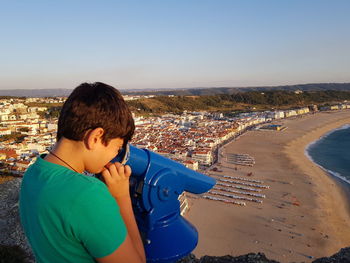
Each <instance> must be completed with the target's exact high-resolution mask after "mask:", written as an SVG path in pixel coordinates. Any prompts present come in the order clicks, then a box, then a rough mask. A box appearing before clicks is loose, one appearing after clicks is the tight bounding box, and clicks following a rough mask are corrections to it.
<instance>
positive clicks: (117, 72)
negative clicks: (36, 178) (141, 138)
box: [0, 0, 350, 89]
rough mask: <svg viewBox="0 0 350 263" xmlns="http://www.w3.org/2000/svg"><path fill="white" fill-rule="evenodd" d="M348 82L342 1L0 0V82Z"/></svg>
mask: <svg viewBox="0 0 350 263" xmlns="http://www.w3.org/2000/svg"><path fill="white" fill-rule="evenodd" d="M84 81H88V82H94V81H103V82H106V83H108V84H111V85H114V86H116V87H118V88H120V89H135V88H187V87H212V86H256V85H280V84H298V83H315V82H350V1H348V0H328V1H325V0H289V1H288V0H255V1H253V0H210V1H207V0H196V1H194V0H172V1H170V0H159V1H141V0H140V1H129V0H127V1H126V0H125V1H116V0H115V1H113V0H110V1H108V0H100V1H98V0H95V1H90V0H84V1H80V0H69V1H68V0H67V1H64V0H60V1H53V0H46V1H37V0H30V1H26V0H21V1H16V0H8V1H2V0H0V89H14V88H74V87H75V86H77V85H78V84H80V83H81V82H84Z"/></svg>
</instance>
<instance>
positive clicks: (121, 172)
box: [114, 163, 125, 178]
mask: <svg viewBox="0 0 350 263" xmlns="http://www.w3.org/2000/svg"><path fill="white" fill-rule="evenodd" d="M114 165H115V167H116V169H117V171H118V174H119V176H120V177H121V178H124V177H125V175H124V165H122V164H121V163H115V164H114Z"/></svg>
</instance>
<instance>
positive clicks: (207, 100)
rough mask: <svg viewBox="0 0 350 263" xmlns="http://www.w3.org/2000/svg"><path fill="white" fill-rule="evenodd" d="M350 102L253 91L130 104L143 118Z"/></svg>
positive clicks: (336, 94)
mask: <svg viewBox="0 0 350 263" xmlns="http://www.w3.org/2000/svg"><path fill="white" fill-rule="evenodd" d="M344 100H350V91H336V90H327V91H305V92H302V93H298V94H297V93H295V92H292V91H283V90H276V91H265V92H261V91H249V92H239V93H235V94H220V95H212V96H175V97H168V96H158V97H154V98H149V99H139V100H133V101H128V104H129V106H130V108H131V109H132V111H134V112H135V113H140V114H145V113H146V114H147V113H151V114H157V113H158V114H159V113H167V112H171V113H181V112H183V111H184V110H188V111H200V110H206V111H222V112H232V111H253V110H254V111H258V110H269V109H271V108H274V109H287V108H292V107H301V106H307V105H310V104H325V103H332V102H342V101H344Z"/></svg>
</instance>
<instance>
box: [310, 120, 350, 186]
mask: <svg viewBox="0 0 350 263" xmlns="http://www.w3.org/2000/svg"><path fill="white" fill-rule="evenodd" d="M306 154H307V155H308V157H309V158H310V159H311V160H312V161H313V162H315V163H316V164H318V165H319V166H321V168H323V169H324V170H326V171H327V172H328V173H330V174H332V175H333V176H336V177H338V178H339V179H341V180H342V181H344V182H346V183H348V184H349V187H350V125H349V124H348V125H344V126H343V127H341V128H339V129H336V130H333V131H331V132H329V133H327V134H326V135H324V136H323V137H321V138H320V139H319V140H317V141H315V142H313V143H311V144H309V146H308V147H307V148H306Z"/></svg>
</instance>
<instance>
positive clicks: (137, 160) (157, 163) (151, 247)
mask: <svg viewBox="0 0 350 263" xmlns="http://www.w3.org/2000/svg"><path fill="white" fill-rule="evenodd" d="M112 162H121V163H122V164H127V165H129V166H130V167H131V169H132V175H131V177H130V194H131V199H132V204H133V210H134V213H135V218H136V221H137V225H138V227H139V230H140V233H141V236H142V239H143V242H144V247H145V251H146V257H147V262H159V263H163V262H164V263H167V262H176V261H177V260H179V259H181V258H182V257H184V256H186V255H188V254H189V253H190V252H191V251H192V250H193V249H194V248H195V247H196V245H197V242H198V232H197V230H196V229H195V227H194V226H193V225H192V224H191V223H190V222H188V221H187V220H186V219H185V218H183V217H182V216H181V215H180V202H179V200H178V197H179V195H180V194H181V193H182V192H183V191H187V192H190V193H195V194H201V193H204V192H207V191H208V190H209V189H211V188H212V187H213V186H214V185H215V180H214V179H213V178H211V177H208V176H206V175H203V174H201V173H198V172H195V171H193V170H191V169H188V168H186V167H185V166H184V165H182V164H180V163H178V162H175V161H173V160H170V159H168V158H165V157H163V156H161V155H159V154H156V153H154V152H152V151H149V150H146V149H139V148H136V147H134V146H132V145H129V144H128V145H127V146H126V147H125V148H124V149H123V150H122V151H121V152H120V153H119V154H118V156H117V157H116V158H114V159H113V160H112Z"/></svg>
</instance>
